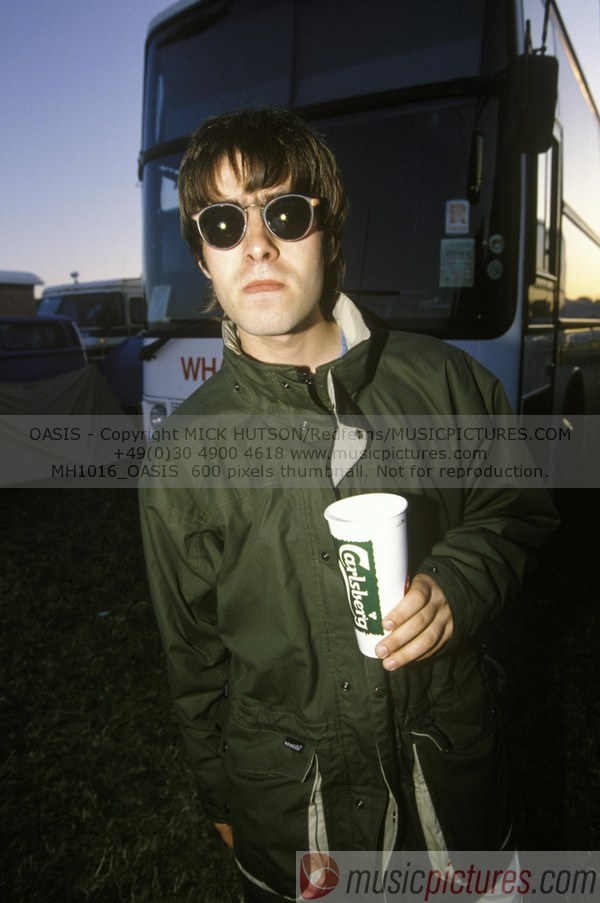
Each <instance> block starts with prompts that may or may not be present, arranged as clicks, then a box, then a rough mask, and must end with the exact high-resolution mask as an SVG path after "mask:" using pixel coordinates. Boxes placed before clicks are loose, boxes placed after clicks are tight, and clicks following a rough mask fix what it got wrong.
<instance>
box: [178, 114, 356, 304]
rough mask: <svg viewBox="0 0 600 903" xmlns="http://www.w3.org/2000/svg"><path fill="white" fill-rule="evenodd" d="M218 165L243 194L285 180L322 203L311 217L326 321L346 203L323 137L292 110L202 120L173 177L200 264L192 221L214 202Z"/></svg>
mask: <svg viewBox="0 0 600 903" xmlns="http://www.w3.org/2000/svg"><path fill="white" fill-rule="evenodd" d="M224 161H227V162H228V163H229V165H230V166H231V168H232V170H233V171H234V173H235V174H236V176H237V177H238V178H239V179H240V180H241V181H243V184H244V188H245V190H246V191H248V192H253V191H258V190H260V189H263V188H272V187H274V186H276V185H279V184H281V182H284V181H286V179H290V180H291V190H292V191H295V192H298V193H299V194H305V195H308V196H310V197H318V198H320V199H321V203H320V205H319V207H318V220H317V224H318V227H319V228H320V229H321V230H322V232H323V253H324V258H325V273H324V285H323V295H322V298H321V308H322V310H323V313H324V314H325V315H326V316H328V317H329V316H330V315H331V310H332V308H333V305H334V303H335V299H336V297H337V293H338V292H339V291H340V290H341V287H342V281H343V278H344V260H343V256H342V252H341V247H340V243H341V239H342V232H343V228H344V222H345V220H346V216H347V214H348V201H347V198H346V193H345V191H344V187H343V185H342V180H341V177H340V173H339V169H338V165H337V162H336V159H335V157H334V155H333V153H332V151H331V150H330V148H329V147H328V146H327V144H326V143H325V141H324V139H323V138H322V137H321V136H320V135H318V134H317V133H316V132H314V131H313V130H312V129H310V128H309V127H308V126H307V125H306V124H305V123H304V122H303V121H302V119H300V117H299V116H297V115H296V114H295V113H292V112H291V111H290V110H277V109H247V110H239V111H237V112H232V113H225V114H222V115H219V116H213V117H211V118H209V119H207V120H206V121H205V122H203V123H202V125H201V126H200V128H198V129H197V130H196V131H195V132H194V134H193V135H192V138H191V140H190V143H189V145H188V148H187V150H186V152H185V154H184V157H183V160H182V163H181V168H180V171H179V180H178V189H179V209H180V215H181V230H182V234H183V237H184V238H185V240H186V241H187V243H188V245H189V248H190V251H191V252H192V255H193V256H194V258H195V259H196V260H197V261H199V262H202V240H201V238H200V235H199V233H198V229H197V226H196V223H195V222H194V221H193V220H192V218H191V217H192V215H193V214H194V213H197V212H198V210H200V209H201V208H202V207H206V206H207V205H208V204H212V203H214V202H215V201H217V200H218V199H219V197H218V192H217V179H218V175H219V170H220V167H221V164H222V163H223V162H224ZM240 170H241V171H240ZM209 306H210V307H215V306H216V304H214V303H212V304H210V305H209Z"/></svg>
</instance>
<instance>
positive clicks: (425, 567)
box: [418, 361, 559, 646]
mask: <svg viewBox="0 0 600 903" xmlns="http://www.w3.org/2000/svg"><path fill="white" fill-rule="evenodd" d="M469 369H471V373H469V374H464V373H463V380H464V381H466V378H467V377H470V381H471V382H472V385H473V386H474V389H475V391H476V394H477V395H478V397H479V401H478V405H479V406H480V412H481V413H485V414H486V415H492V416H493V415H496V414H498V415H511V414H512V411H511V408H510V405H509V403H508V400H507V398H506V395H505V393H504V389H503V388H502V386H501V384H500V383H499V382H498V381H497V380H496V379H495V378H494V377H492V375H491V374H490V373H488V371H486V370H484V369H483V368H481V367H480V366H479V365H478V364H477V363H476V362H474V361H471V362H470V368H469ZM463 385H464V382H463ZM472 400H473V399H472V397H471V399H470V401H471V403H472ZM472 410H475V408H472ZM452 491H453V492H457V493H460V492H461V490H458V489H457V490H452ZM457 507H458V508H459V509H460V512H461V513H460V517H459V518H457V519H456V521H457V522H454V523H452V524H450V526H449V528H448V530H447V531H446V533H445V535H444V536H443V537H442V538H441V540H440V541H439V542H437V543H436V544H435V545H434V546H433V548H432V549H431V552H430V554H428V555H427V557H426V558H425V559H424V560H423V561H422V562H421V564H420V566H419V567H418V571H419V572H421V573H424V574H428V575H429V576H431V577H433V578H434V579H435V580H436V581H437V582H438V583H439V585H440V586H441V588H442V589H443V591H444V593H445V595H446V598H447V599H448V602H449V603H450V608H451V610H452V616H453V635H452V639H451V641H450V645H451V646H454V645H455V644H456V643H458V642H460V641H461V640H462V639H463V638H466V637H471V636H474V635H475V634H476V633H477V632H478V631H479V630H480V629H481V628H482V627H483V626H484V625H485V624H486V623H487V622H488V621H490V620H492V619H493V618H495V617H496V616H497V615H498V614H499V613H500V611H501V610H502V608H503V606H504V605H505V603H506V602H507V601H508V600H509V599H511V598H513V597H514V596H515V595H516V593H517V592H518V590H519V588H520V586H521V584H522V582H523V578H524V576H525V574H526V572H527V570H528V569H530V568H531V567H533V566H534V565H535V563H536V560H537V552H538V550H539V549H540V547H541V546H542V544H543V543H544V542H545V540H546V539H547V538H548V536H549V535H550V534H551V533H552V532H554V530H555V529H556V528H557V527H558V524H559V518H558V515H557V513H556V510H555V508H554V505H553V503H552V500H551V498H550V495H549V493H548V492H547V491H546V490H545V489H542V488H520V487H516V486H508V485H507V486H506V487H499V488H497V487H489V488H488V487H487V486H481V487H476V486H474V487H471V488H466V489H465V490H464V491H463V492H462V498H461V500H460V503H459V505H458V506H457Z"/></svg>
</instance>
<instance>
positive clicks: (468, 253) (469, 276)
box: [440, 238, 475, 288]
mask: <svg viewBox="0 0 600 903" xmlns="http://www.w3.org/2000/svg"><path fill="white" fill-rule="evenodd" d="M474 271H475V240H474V239H473V238H442V241H441V245H440V286H441V287H442V288H470V287H471V286H472V285H473V273H474Z"/></svg>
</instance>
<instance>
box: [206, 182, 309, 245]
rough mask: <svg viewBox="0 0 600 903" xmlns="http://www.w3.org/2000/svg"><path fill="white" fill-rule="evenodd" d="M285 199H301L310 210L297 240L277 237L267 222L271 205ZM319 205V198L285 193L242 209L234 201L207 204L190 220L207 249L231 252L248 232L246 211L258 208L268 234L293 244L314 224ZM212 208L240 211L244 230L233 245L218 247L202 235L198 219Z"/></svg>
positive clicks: (306, 233)
mask: <svg viewBox="0 0 600 903" xmlns="http://www.w3.org/2000/svg"><path fill="white" fill-rule="evenodd" d="M286 198H302V200H303V201H307V202H308V205H309V209H310V222H309V224H308V226H307V228H306V231H305V232H304V233H303V234H302V235H300V236H299V237H298V238H282V237H281V236H280V235H277V233H276V232H274V231H273V229H271V227H270V225H269V223H268V221H267V211H268V209H269V207H270V206H271V205H272V204H275V203H276V202H277V201H282V200H285V199H286ZM320 203H321V199H320V198H311V197H307V196H306V195H305V194H297V193H296V192H293V191H292V192H287V193H286V194H279V195H277V197H274V198H271V200H270V201H267V202H266V204H247V205H246V206H245V207H243V206H242V205H241V204H236V203H235V202H234V201H220V202H217V203H215V204H208V205H207V206H206V207H203V208H202V210H199V211H198V212H197V213H194V214H192V219H193V220H194V222H195V223H196V226H197V228H198V232H199V234H200V238H201V239H202V241H203V242H204V243H205V244H207V245H208V247H209V248H214V249H215V250H216V251H231V250H233V248H237V246H238V245H239V244H240V242H242V241H243V239H244V236H245V234H246V232H247V231H248V210H250V208H251V207H260V215H261V217H262V221H263V223H264V224H265V228H266V229H267V230H268V232H269V233H270V234H271V235H272V236H273V237H274V238H276V239H278V240H279V241H286V242H293V241H302V239H303V238H306V236H307V235H308V234H309V232H310V230H311V229H312V227H313V225H314V222H315V207H317V206H318V205H319V204H320ZM214 207H234V208H235V209H236V210H241V212H242V213H243V215H244V228H243V230H242V234H241V235H240V237H239V238H238V240H237V241H236V242H235V244H233V245H227V247H225V248H222V247H219V245H214V244H212V242H210V241H208V240H207V238H206V236H205V235H203V233H202V227H201V225H200V217H201V216H202V214H203V213H204V212H205V211H206V210H211V209H213V208H214Z"/></svg>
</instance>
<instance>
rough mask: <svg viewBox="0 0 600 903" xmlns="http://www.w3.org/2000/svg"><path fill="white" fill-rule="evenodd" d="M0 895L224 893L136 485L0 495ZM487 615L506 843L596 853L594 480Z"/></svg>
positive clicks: (178, 896)
mask: <svg viewBox="0 0 600 903" xmlns="http://www.w3.org/2000/svg"><path fill="white" fill-rule="evenodd" d="M1 501H2V507H1V515H0V516H1V522H2V534H1V539H0V561H1V564H2V573H1V576H0V604H1V606H2V626H3V630H2V643H3V648H2V654H1V661H2V666H3V669H4V674H3V682H2V685H3V691H2V713H1V717H2V737H3V744H4V750H3V756H2V777H3V794H2V803H1V806H2V834H3V838H2V856H3V863H2V869H1V873H0V899H2V900H5V901H40V903H49V901H54V900H56V901H62V903H70V901H79V900H82V901H83V900H93V901H107V903H113V901H144V903H169V901H177V903H226V901H228V900H234V899H236V894H235V890H236V886H237V885H236V882H235V870H234V867H233V864H232V862H231V859H230V856H229V854H228V852H227V850H226V849H225V848H224V847H223V845H222V844H221V842H220V841H219V840H218V838H217V837H216V835H215V832H214V830H213V828H212V826H211V825H210V824H208V823H207V822H206V821H205V819H204V817H203V815H202V813H201V810H200V807H199V805H198V803H197V800H196V797H195V791H194V780H193V777H192V774H191V771H190V769H189V767H188V763H187V760H186V756H185V753H184V751H183V748H182V745H181V743H180V740H179V734H178V730H177V728H176V726H175V724H174V720H173V716H172V713H171V706H170V702H169V699H168V695H167V689H166V681H165V673H164V660H163V655H162V650H161V648H160V643H159V639H158V636H157V633H156V629H155V626H154V620H153V615H152V611H151V609H150V605H149V601H148V597H147V592H146V586H145V576H144V568H143V562H142V557H141V551H140V545H139V537H138V526H137V506H136V498H135V494H134V493H133V492H132V491H123V492H117V491H109V490H104V491H102V490H96V491H94V490H89V491H78V490H62V491H60V490H53V491H49V490H46V491H36V490H3V491H2V492H1ZM558 501H559V505H560V508H561V510H562V513H563V518H564V520H563V526H562V527H561V529H560V530H559V532H558V533H557V534H556V535H555V536H554V537H553V538H552V539H551V541H550V542H549V543H548V545H547V546H546V548H545V549H544V553H543V556H542V560H541V562H540V567H539V568H538V570H537V572H536V575H535V576H534V577H532V578H531V579H530V580H529V582H528V584H527V586H526V587H525V589H524V591H523V593H522V595H521V598H520V600H519V602H518V604H516V605H514V606H513V607H511V609H510V611H508V612H507V613H506V615H505V616H504V617H503V620H502V623H501V624H500V625H499V627H498V633H497V639H496V641H495V642H494V646H493V649H492V651H493V653H494V655H495V657H496V658H499V659H500V660H501V662H502V664H503V665H504V667H505V669H506V672H507V678H508V686H507V690H506V695H507V715H506V725H507V730H508V734H509V738H510V743H511V750H512V759H513V773H514V788H515V808H516V814H517V836H518V843H519V845H520V847H521V848H522V849H530V850H534V849H546V850H558V849H575V850H576V849H599V848H600V819H599V814H598V810H599V800H600V794H599V789H600V758H599V749H600V744H599V742H598V740H599V733H600V731H599V724H600V702H599V699H598V691H599V687H600V680H599V672H600V667H599V661H598V646H599V642H598V635H599V627H600V605H599V601H600V598H599V597H600V590H599V587H600V543H599V541H598V539H599V530H598V526H599V521H600V517H599V513H598V507H599V505H600V492H598V491H595V492H587V493H583V492H573V493H564V494H563V495H561V496H559V499H558Z"/></svg>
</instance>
